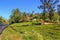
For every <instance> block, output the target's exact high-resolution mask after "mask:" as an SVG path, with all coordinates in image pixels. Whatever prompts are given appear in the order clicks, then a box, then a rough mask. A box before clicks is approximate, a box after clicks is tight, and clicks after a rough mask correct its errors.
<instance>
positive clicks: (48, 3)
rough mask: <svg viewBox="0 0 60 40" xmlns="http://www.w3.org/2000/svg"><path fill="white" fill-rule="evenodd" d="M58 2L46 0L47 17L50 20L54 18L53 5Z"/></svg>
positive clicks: (56, 0)
mask: <svg viewBox="0 0 60 40" xmlns="http://www.w3.org/2000/svg"><path fill="white" fill-rule="evenodd" d="M58 2H59V0H48V1H47V10H48V12H49V15H50V16H49V18H50V20H51V21H52V20H53V18H54V11H55V7H56V4H57V3H58Z"/></svg>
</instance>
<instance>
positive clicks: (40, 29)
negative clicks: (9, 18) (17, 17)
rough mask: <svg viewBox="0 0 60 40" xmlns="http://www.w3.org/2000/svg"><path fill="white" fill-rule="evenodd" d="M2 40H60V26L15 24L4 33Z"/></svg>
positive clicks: (27, 23) (29, 23)
mask: <svg viewBox="0 0 60 40" xmlns="http://www.w3.org/2000/svg"><path fill="white" fill-rule="evenodd" d="M2 40H60V25H59V24H51V25H50V24H49V25H32V23H31V22H24V23H15V24H12V25H10V26H9V27H8V28H6V29H5V30H4V31H3V33H2Z"/></svg>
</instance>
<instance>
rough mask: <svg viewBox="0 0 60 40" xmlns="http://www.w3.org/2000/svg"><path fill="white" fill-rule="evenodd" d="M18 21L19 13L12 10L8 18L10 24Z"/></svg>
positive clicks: (16, 10)
mask: <svg viewBox="0 0 60 40" xmlns="http://www.w3.org/2000/svg"><path fill="white" fill-rule="evenodd" d="M20 19H21V15H20V11H19V9H18V8H17V9H15V10H13V12H12V14H11V16H10V19H9V21H10V24H12V23H19V22H20Z"/></svg>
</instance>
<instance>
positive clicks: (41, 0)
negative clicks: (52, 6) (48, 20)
mask: <svg viewBox="0 0 60 40" xmlns="http://www.w3.org/2000/svg"><path fill="white" fill-rule="evenodd" d="M40 2H41V3H42V5H40V6H38V8H39V9H40V8H41V9H43V15H42V18H43V20H45V12H46V0H40Z"/></svg>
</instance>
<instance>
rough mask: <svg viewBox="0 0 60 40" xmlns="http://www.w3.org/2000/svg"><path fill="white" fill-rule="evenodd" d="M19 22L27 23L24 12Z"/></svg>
mask: <svg viewBox="0 0 60 40" xmlns="http://www.w3.org/2000/svg"><path fill="white" fill-rule="evenodd" d="M21 21H22V22H26V21H27V15H26V13H25V12H24V13H23V15H22V16H21Z"/></svg>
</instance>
